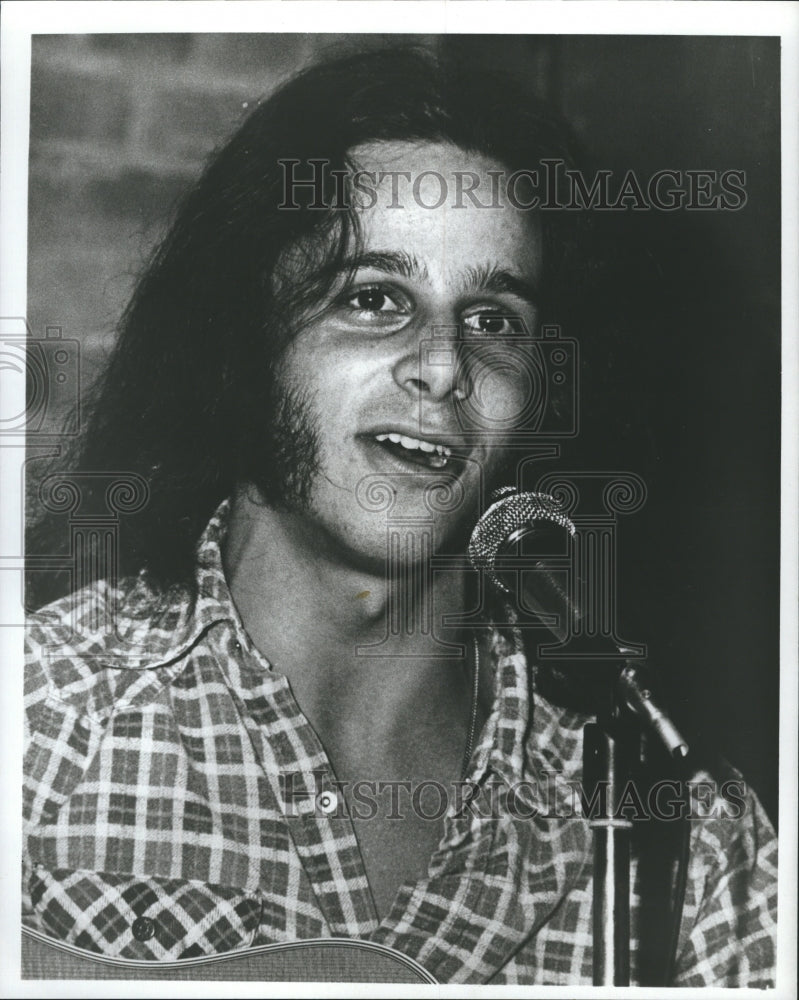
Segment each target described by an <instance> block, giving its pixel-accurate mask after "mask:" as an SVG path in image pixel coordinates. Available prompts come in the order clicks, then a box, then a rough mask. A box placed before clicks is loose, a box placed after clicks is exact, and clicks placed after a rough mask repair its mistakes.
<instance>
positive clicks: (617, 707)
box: [473, 494, 688, 986]
mask: <svg viewBox="0 0 799 1000" xmlns="http://www.w3.org/2000/svg"><path fill="white" fill-rule="evenodd" d="M534 496H537V495H534V494H530V497H534ZM539 516H542V515H539ZM543 516H544V517H545V518H551V514H550V513H547V512H546V511H543ZM562 527H563V525H562V524H560V523H557V524H556V523H552V522H550V521H547V520H546V519H545V520H544V521H543V523H542V522H541V521H538V522H536V521H534V520H530V519H528V520H526V521H524V522H523V523H522V524H521V525H520V526H518V527H517V528H516V529H515V530H513V531H512V532H511V534H509V535H508V536H507V537H506V538H505V539H504V541H503V543H502V544H501V545H500V546H499V547H498V548H497V550H496V551H495V558H494V559H493V560H492V563H491V565H490V572H491V575H492V578H493V579H494V580H495V581H496V582H498V584H499V586H500V588H501V589H502V590H503V591H505V592H506V593H517V594H518V593H519V591H520V589H521V588H520V587H519V585H518V582H519V580H518V577H517V578H516V581H515V583H514V582H513V580H511V581H510V582H507V583H506V582H504V581H503V579H502V570H503V565H502V564H503V558H504V557H505V556H510V559H511V566H510V567H509V568H510V569H513V562H514V560H515V559H517V557H515V556H513V555H512V553H513V551H514V549H515V547H516V546H517V545H518V544H519V543H521V542H523V541H524V540H525V539H527V538H528V537H533V536H537V537H538V538H539V539H540V538H541V537H546V535H547V533H550V534H552V532H553V531H554V532H555V535H556V537H557V534H558V529H560V530H561V532H562ZM499 530H500V531H501V530H502V527H501V525H500V526H499ZM572 531H573V528H572ZM473 541H474V536H473ZM483 544H484V543H483V541H482V540H481V541H480V545H478V546H477V547H478V549H479V548H480V546H482V545H483ZM573 555H574V549H573V550H572V556H570V558H569V565H571V562H572V558H573ZM579 556H580V552H579V549H578V550H577V557H578V560H579ZM559 561H560V560H557V559H554V560H553V559H548V560H541V559H540V558H539V559H536V560H535V561H534V562H533V565H532V566H531V567H530V568H531V569H534V570H535V571H536V579H537V582H538V591H537V593H536V594H532V593H530V594H529V595H527V604H528V605H529V607H528V608H526V609H524V610H526V611H531V610H532V611H533V612H534V613H535V614H537V615H539V616H541V615H542V614H543V615H544V616H545V617H544V618H540V617H539V621H541V623H542V624H545V625H546V626H547V627H548V628H549V630H550V631H551V632H552V633H553V635H555V636H556V637H557V638H558V639H559V641H560V645H558V646H556V647H550V648H549V649H546V652H545V651H544V650H542V651H541V652H542V653H544V658H545V659H549V658H550V657H552V658H553V659H555V660H556V661H557V660H560V661H561V664H560V665H562V664H563V661H568V660H571V659H573V657H574V656H575V653H576V658H577V660H579V661H581V662H582V665H583V666H585V664H586V661H589V662H591V663H592V665H593V667H594V668H595V669H596V671H597V674H596V675H595V676H597V677H598V675H599V673H600V672H602V673H604V675H605V676H604V677H602V678H601V679H602V684H601V691H602V694H601V695H600V696H599V701H600V704H599V706H598V711H597V712H596V718H597V721H596V722H593V723H587V724H586V725H585V727H584V728H583V785H584V789H585V791H586V792H587V793H588V795H587V802H588V808H587V809H586V818H587V819H588V821H589V825H590V827H591V830H592V833H593V861H594V868H593V871H594V875H593V880H594V881H593V889H594V909H593V943H594V949H593V983H594V985H595V986H629V985H630V841H631V833H632V829H633V824H632V821H630V820H628V819H626V818H624V817H623V816H622V815H621V808H620V807H621V806H622V803H623V797H624V792H625V788H626V786H627V783H628V781H629V779H630V776H631V774H632V766H633V763H634V761H635V760H636V756H637V753H638V749H639V747H640V739H641V733H642V730H644V729H649V730H651V731H652V733H653V734H654V735H656V736H657V737H658V739H659V740H660V741H661V742H662V743H663V745H664V746H665V747H666V750H667V751H668V753H669V754H670V755H671V756H672V757H673V758H676V759H679V758H683V757H685V756H686V755H687V753H688V744H687V743H686V742H685V740H684V739H683V738H682V736H681V735H680V733H679V731H678V730H677V728H676V727H675V726H674V724H673V723H672V722H671V720H670V719H669V718H668V716H667V715H666V714H665V712H663V711H662V709H660V707H659V706H658V705H657V703H656V702H655V700H654V698H653V695H652V692H651V691H650V689H649V686H648V684H647V682H646V673H645V664H644V662H642V661H636V660H635V659H633V658H632V657H635V656H636V655H640V651H639V650H635V649H631V648H629V647H625V646H623V645H621V644H620V643H619V641H618V640H616V639H615V635H614V634H611V633H610V632H608V631H605V632H602V630H599V632H600V634H599V635H597V634H593V635H590V634H588V633H589V631H590V630H588V629H584V628H583V616H582V614H581V613H580V611H579V609H578V604H577V602H576V600H575V598H576V596H577V594H578V593H580V592H581V590H583V589H584V588H583V587H582V583H581V581H582V579H583V577H582V574H581V573H580V572H579V571H578V572H577V573H576V574H573V575H572V576H571V577H570V580H569V592H568V593H566V592H564V591H563V589H562V588H561V586H560V584H559V582H558V581H557V579H556V578H555V577H554V576H553V575H552V572H551V571H552V570H553V569H554V568H556V565H557V563H558V562H559ZM478 565H479V560H478ZM591 570H593V573H594V575H595V576H596V575H598V576H599V577H600V582H602V579H603V578H602V576H601V574H599V573H598V571H597V567H596V566H595V565H589V574H588V575H589V576H590V571H591ZM518 571H519V567H518V562H517V563H516V572H518ZM593 591H594V593H595V594H598V593H603V590H602V588H601V587H599V586H596V585H595V586H594V588H593ZM606 604H607V602H606ZM553 608H554V609H556V614H555V620H554V621H553V618H552V609H553ZM559 611H560V612H562V613H563V617H562V616H561V614H559V613H558V612H559ZM605 611H606V613H608V608H607V607H605ZM609 617H610V618H611V619H612V616H609ZM547 653H548V654H549V655H546V654H547ZM591 672H592V673H593V672H594V670H593V669H592V671H591ZM642 724H643V725H642Z"/></svg>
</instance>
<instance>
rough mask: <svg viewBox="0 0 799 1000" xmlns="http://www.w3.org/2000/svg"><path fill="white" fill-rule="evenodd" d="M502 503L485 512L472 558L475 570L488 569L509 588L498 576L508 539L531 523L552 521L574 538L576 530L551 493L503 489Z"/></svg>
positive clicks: (476, 529)
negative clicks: (497, 566) (498, 560)
mask: <svg viewBox="0 0 799 1000" xmlns="http://www.w3.org/2000/svg"><path fill="white" fill-rule="evenodd" d="M494 496H495V497H496V496H499V499H498V500H495V501H494V503H492V504H491V506H490V507H489V508H488V509H487V510H486V511H485V513H484V514H483V515H482V517H481V518H480V520H479V521H478V522H477V524H476V525H475V527H474V531H473V532H472V537H471V539H470V540H469V559H470V560H471V563H472V566H474V568H475V569H482V570H486V571H487V572H488V574H489V576H490V577H491V579H492V580H493V582H494V583H495V584H497V586H499V587H501V588H502V589H503V590H505V589H506V588H505V587H504V586H503V585H502V583H501V582H500V581H499V580H498V578H497V577H496V575H495V574H494V563H495V561H496V558H497V553H498V552H499V550H500V549H501V548H502V546H503V545H504V544H505V542H506V541H507V540H508V538H509V537H510V536H511V535H512V534H513V533H514V532H515V531H518V529H519V528H522V527H524V525H525V524H529V523H530V522H531V521H548V522H549V523H550V524H557V525H559V526H560V527H562V528H565V529H566V530H567V531H568V532H569V534H570V535H573V534H574V531H575V528H574V525H573V524H572V522H571V521H570V520H569V518H568V517H566V515H565V514H564V513H563V509H562V508H561V506H560V504H559V503H558V501H557V500H556V499H555V498H554V497H552V496H550V495H549V494H548V493H520V492H519V491H518V490H515V489H513V487H508V486H503V487H501V488H500V489H499V490H497V491H496V492H495V493H494Z"/></svg>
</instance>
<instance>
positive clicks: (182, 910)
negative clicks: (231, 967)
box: [30, 866, 261, 960]
mask: <svg viewBox="0 0 799 1000" xmlns="http://www.w3.org/2000/svg"><path fill="white" fill-rule="evenodd" d="M30 898H31V902H32V908H33V914H34V915H35V917H34V923H35V926H36V927H37V929H38V930H40V931H42V932H43V933H45V934H47V935H49V936H50V937H53V938H55V939H57V940H59V941H64V942H66V943H67V944H71V945H74V946H75V947H77V948H84V949H86V950H87V951H92V952H96V953H98V954H101V955H105V956H109V957H116V958H133V959H154V960H174V959H179V958H197V957H202V956H204V955H216V954H219V953H220V952H226V951H231V950H233V949H235V948H245V947H248V946H249V945H250V944H251V943H252V940H253V938H254V937H255V933H256V931H257V929H258V924H259V922H260V915H261V902H260V899H259V897H258V896H257V895H255V894H253V893H247V892H245V891H244V890H242V889H235V888H229V887H227V886H218V885H208V884H206V883H204V882H193V881H190V880H188V879H164V878H145V877H141V876H136V875H120V874H116V873H106V872H92V871H79V870H67V869H57V870H48V869H45V868H42V867H39V866H36V867H34V868H33V870H32V872H31V876H30Z"/></svg>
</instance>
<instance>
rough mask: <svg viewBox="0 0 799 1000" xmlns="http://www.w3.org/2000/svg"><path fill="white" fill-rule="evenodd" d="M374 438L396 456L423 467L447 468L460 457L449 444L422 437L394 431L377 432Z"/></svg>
mask: <svg viewBox="0 0 799 1000" xmlns="http://www.w3.org/2000/svg"><path fill="white" fill-rule="evenodd" d="M373 440H375V441H376V442H377V443H378V444H379V445H380V447H381V448H383V449H384V450H385V451H387V452H388V453H389V454H391V455H392V456H393V457H394V458H399V459H401V460H402V461H403V462H410V463H411V464H412V465H418V466H421V467H422V468H423V469H446V468H448V467H449V466H450V465H451V463H452V462H453V461H454V460H455V459H457V458H458V457H459V456H458V455H457V453H456V452H455V450H454V449H453V448H450V447H449V446H448V445H445V444H438V443H436V442H434V441H423V440H422V439H421V438H413V437H408V436H407V435H405V434H397V433H395V432H393V431H392V432H386V433H381V434H375V435H374V439H373Z"/></svg>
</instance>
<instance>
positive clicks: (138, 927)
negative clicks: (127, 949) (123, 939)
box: [133, 917, 155, 941]
mask: <svg viewBox="0 0 799 1000" xmlns="http://www.w3.org/2000/svg"><path fill="white" fill-rule="evenodd" d="M153 934H155V921H154V920H151V919H150V918H149V917H137V918H136V920H134V921H133V936H134V937H135V938H136V940H137V941H149V940H150V938H151V937H152V936H153Z"/></svg>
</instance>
